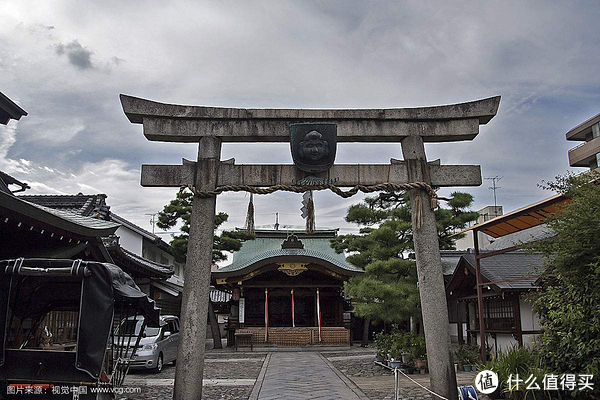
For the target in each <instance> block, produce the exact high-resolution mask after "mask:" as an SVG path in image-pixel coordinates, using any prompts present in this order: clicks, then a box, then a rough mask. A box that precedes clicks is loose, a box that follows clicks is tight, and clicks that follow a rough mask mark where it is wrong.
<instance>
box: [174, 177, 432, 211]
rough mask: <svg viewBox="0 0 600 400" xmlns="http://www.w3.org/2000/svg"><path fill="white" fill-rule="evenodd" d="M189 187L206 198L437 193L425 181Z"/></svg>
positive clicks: (430, 194) (346, 196)
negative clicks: (234, 194) (233, 194)
mask: <svg viewBox="0 0 600 400" xmlns="http://www.w3.org/2000/svg"><path fill="white" fill-rule="evenodd" d="M185 188H187V189H190V190H191V191H192V193H194V194H196V195H197V196H199V197H202V198H206V197H212V196H216V195H219V194H221V193H224V192H248V193H253V194H271V193H275V192H278V191H284V192H294V193H304V192H308V191H309V190H327V189H329V190H331V191H332V192H333V193H335V194H337V195H338V196H340V197H343V198H345V199H346V198H348V197H352V196H354V195H355V194H357V193H358V192H359V191H360V192H363V193H373V192H381V191H395V192H397V191H401V190H411V189H420V190H424V191H425V192H427V194H429V196H431V198H432V199H436V198H438V196H437V193H436V192H435V190H434V189H433V187H431V185H429V184H427V183H425V182H409V183H391V182H385V183H379V184H376V185H356V186H354V187H353V188H352V189H349V190H342V189H340V188H339V187H337V186H335V185H332V184H328V185H273V186H268V187H265V188H259V187H256V186H250V185H225V186H218V187H217V188H215V190H212V191H198V190H196V189H195V187H194V186H193V185H187V186H182V189H185ZM434 207H435V203H432V208H434Z"/></svg>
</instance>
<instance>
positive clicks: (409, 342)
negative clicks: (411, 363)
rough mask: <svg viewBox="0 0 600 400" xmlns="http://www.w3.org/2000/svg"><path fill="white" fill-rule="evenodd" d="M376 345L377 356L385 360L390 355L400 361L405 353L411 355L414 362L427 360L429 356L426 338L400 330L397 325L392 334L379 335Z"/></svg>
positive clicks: (382, 332)
mask: <svg viewBox="0 0 600 400" xmlns="http://www.w3.org/2000/svg"><path fill="white" fill-rule="evenodd" d="M375 345H376V346H377V354H378V355H380V357H382V358H384V359H385V358H387V356H388V354H389V355H390V356H391V358H393V359H395V360H400V359H401V357H402V354H403V353H408V354H410V357H411V358H412V359H413V360H419V359H425V356H426V355H427V348H426V347H425V336H423V335H417V334H416V333H412V332H405V331H402V330H399V329H398V326H397V325H393V327H392V331H391V332H390V333H385V332H384V331H381V332H379V333H377V334H376V335H375Z"/></svg>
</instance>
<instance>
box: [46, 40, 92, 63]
mask: <svg viewBox="0 0 600 400" xmlns="http://www.w3.org/2000/svg"><path fill="white" fill-rule="evenodd" d="M55 49H56V54H58V55H59V56H62V55H64V54H66V55H67V58H68V59H69V63H70V64H71V65H73V66H75V67H77V68H79V69H91V68H94V66H93V65H92V54H93V53H92V52H91V51H89V50H88V49H87V48H85V47H83V46H82V45H81V44H80V43H79V42H78V41H77V40H73V41H72V42H71V43H68V44H62V43H59V44H57V45H56V46H55Z"/></svg>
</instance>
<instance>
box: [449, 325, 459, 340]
mask: <svg viewBox="0 0 600 400" xmlns="http://www.w3.org/2000/svg"><path fill="white" fill-rule="evenodd" d="M449 328H450V329H449V331H450V341H451V342H452V343H458V324H457V323H456V322H451V323H450V326H449Z"/></svg>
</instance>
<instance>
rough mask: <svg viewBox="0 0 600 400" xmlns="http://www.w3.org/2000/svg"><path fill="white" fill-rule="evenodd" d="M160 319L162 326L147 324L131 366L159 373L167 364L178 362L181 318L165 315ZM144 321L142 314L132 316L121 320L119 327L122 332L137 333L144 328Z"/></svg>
mask: <svg viewBox="0 0 600 400" xmlns="http://www.w3.org/2000/svg"><path fill="white" fill-rule="evenodd" d="M160 320H161V325H162V326H161V327H149V326H146V329H145V330H144V333H143V334H142V339H141V340H140V344H139V346H140V347H139V348H138V350H137V351H136V354H135V355H134V356H133V358H132V361H131V364H130V368H132V369H149V370H152V371H153V372H156V373H158V372H160V371H162V368H163V366H164V365H165V364H168V363H171V362H172V363H173V365H175V363H176V362H177V345H178V344H179V318H177V317H176V316H174V315H163V316H161V317H160ZM134 321H135V323H134ZM143 321H144V318H143V317H141V316H137V317H135V318H133V317H130V318H127V319H124V320H123V321H121V324H120V326H119V328H118V329H119V331H120V332H121V333H122V334H124V333H129V331H134V335H137V334H139V332H140V330H141V328H142V324H143ZM121 345H123V344H121ZM124 345H127V343H125V344H124Z"/></svg>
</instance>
